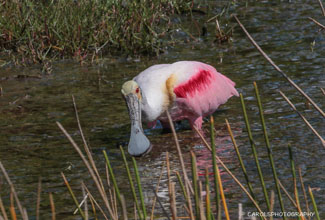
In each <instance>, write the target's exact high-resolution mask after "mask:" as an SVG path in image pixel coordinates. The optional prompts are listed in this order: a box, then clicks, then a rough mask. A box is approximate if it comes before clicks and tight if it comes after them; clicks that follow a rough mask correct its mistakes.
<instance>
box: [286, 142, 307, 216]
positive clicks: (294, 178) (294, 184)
mask: <svg viewBox="0 0 325 220" xmlns="http://www.w3.org/2000/svg"><path fill="white" fill-rule="evenodd" d="M288 150H289V158H290V166H291V173H292V179H293V187H294V195H295V199H296V204H297V211H298V212H299V213H302V212H301V207H300V201H299V194H298V188H297V177H296V169H295V162H294V160H293V154H292V149H291V145H290V144H289V145H288ZM298 219H303V220H305V218H304V217H303V216H300V215H298Z"/></svg>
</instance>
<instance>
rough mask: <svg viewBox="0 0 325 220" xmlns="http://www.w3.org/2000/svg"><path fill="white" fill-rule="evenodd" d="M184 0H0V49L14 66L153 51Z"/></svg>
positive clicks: (184, 8)
mask: <svg viewBox="0 0 325 220" xmlns="http://www.w3.org/2000/svg"><path fill="white" fill-rule="evenodd" d="M191 5H192V1H190V0H180V1H179V0H163V1H161V0H151V1H143V0H140V1H115V0H106V1H103V0H95V1H87V0H78V1H75V0H66V1H54V0H51V1H50V0H48V1H47V0H43V1H33V0H22V1H15V0H11V1H1V2H0V14H1V16H0V33H1V34H0V50H1V51H4V52H5V53H7V54H9V55H10V57H11V60H14V61H15V63H16V64H28V63H43V62H45V61H48V60H51V59H67V58H71V57H73V58H74V59H76V60H78V61H80V62H82V61H84V60H91V61H94V60H96V59H98V58H100V57H101V56H102V55H105V54H115V53H119V54H120V53H126V54H143V53H149V54H152V53H159V52H160V51H161V50H162V47H163V46H165V43H167V42H166V41H164V40H163V38H164V36H166V34H167V33H168V32H169V31H170V30H171V29H172V28H173V22H172V21H171V17H172V16H173V15H175V14H180V13H181V12H184V11H190V9H191Z"/></svg>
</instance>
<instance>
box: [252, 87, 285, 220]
mask: <svg viewBox="0 0 325 220" xmlns="http://www.w3.org/2000/svg"><path fill="white" fill-rule="evenodd" d="M254 89H255V96H256V99H257V103H258V109H259V112H260V119H261V124H262V127H263V134H264V139H265V144H266V148H267V154H268V156H269V161H270V164H271V167H272V173H273V178H274V183H275V186H276V191H277V193H278V199H279V203H280V207H281V211H282V212H283V213H284V204H283V201H282V196H281V190H280V186H279V182H278V176H277V172H276V168H275V165H274V160H273V155H272V149H271V145H270V141H269V137H268V134H267V129H266V125H265V120H264V114H263V108H262V102H261V98H260V95H259V91H258V87H257V84H256V82H254ZM283 219H286V217H285V216H283Z"/></svg>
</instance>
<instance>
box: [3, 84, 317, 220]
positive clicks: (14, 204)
mask: <svg viewBox="0 0 325 220" xmlns="http://www.w3.org/2000/svg"><path fill="white" fill-rule="evenodd" d="M254 87H255V93H256V98H257V106H259V110H260V118H261V125H262V127H263V130H264V133H263V136H264V138H265V140H266V144H265V145H266V148H267V151H268V154H269V160H270V167H271V169H272V173H273V174H275V175H274V179H273V183H272V184H271V185H268V186H267V187H266V185H265V184H264V187H265V193H266V194H268V193H270V195H271V199H270V200H269V202H270V206H267V204H266V203H267V201H266V200H265V199H264V200H261V198H259V201H257V198H256V196H255V194H254V193H256V191H258V189H259V188H260V187H262V188H263V183H262V184H261V183H260V184H261V186H259V184H258V183H256V184H252V183H251V182H250V181H249V175H248V174H247V172H246V169H245V166H244V164H245V163H244V162H243V159H242V157H241V155H240V151H239V149H238V146H237V144H236V140H235V138H234V136H233V133H232V130H231V127H230V124H229V122H228V120H226V125H227V128H228V132H229V135H230V137H231V140H232V143H233V145H234V148H235V151H236V153H237V156H238V159H239V163H240V165H241V170H242V172H243V174H244V177H245V178H244V180H240V179H239V178H238V177H236V175H235V174H234V173H233V172H232V171H230V170H229V169H228V167H227V165H226V164H225V163H224V162H223V161H222V159H221V158H220V157H219V156H218V155H217V154H216V151H215V150H214V149H215V148H216V147H217V146H215V143H214V140H215V135H214V120H213V117H211V118H210V125H211V126H210V128H211V129H210V131H212V132H211V140H212V141H211V143H209V142H208V141H207V140H206V139H205V138H204V137H203V136H202V134H201V133H200V132H199V131H198V130H196V131H197V132H198V135H199V136H200V137H201V139H202V141H203V143H204V144H205V146H206V147H207V148H208V149H209V150H210V151H211V160H212V161H213V160H214V161H215V163H212V164H213V167H214V168H213V170H214V172H213V176H214V180H213V181H211V180H210V179H209V176H208V172H209V171H208V169H206V175H205V176H204V177H202V178H200V177H199V176H198V175H197V169H198V167H197V162H196V155H195V153H194V152H192V151H191V152H187V153H189V154H190V158H191V168H190V170H188V169H186V167H185V166H184V159H183V155H184V153H182V151H181V148H180V143H179V141H178V139H177V134H176V132H175V129H174V126H173V123H172V122H171V118H170V117H169V113H167V115H168V117H169V120H170V124H171V127H172V132H173V136H174V139H175V145H176V148H177V151H178V153H179V154H178V156H179V165H180V166H181V167H183V168H182V173H179V172H177V171H176V172H174V171H173V170H174V168H173V167H171V165H170V163H169V156H168V152H167V154H166V163H165V165H164V166H163V167H162V170H161V174H160V177H159V180H158V183H157V186H156V187H155V188H154V187H152V188H153V191H154V195H155V198H153V200H154V201H158V204H159V206H155V205H152V207H151V214H149V212H148V210H149V209H148V208H149V207H148V204H146V203H145V196H144V193H143V187H142V184H141V174H140V173H139V172H138V166H137V162H136V159H135V158H129V156H128V155H125V153H124V150H123V148H122V147H121V148H120V150H121V154H122V157H123V161H124V165H125V170H122V171H121V170H119V171H118V172H126V173H127V175H128V180H129V182H128V184H129V186H130V190H131V191H132V196H133V201H129V202H130V203H131V204H129V203H126V201H125V199H124V195H123V193H127V192H122V191H121V190H120V188H119V185H118V184H117V182H116V178H115V172H117V171H116V170H114V167H112V166H111V163H110V161H109V155H108V154H107V152H106V151H103V160H106V177H102V175H101V174H100V173H99V172H98V169H97V166H96V163H95V161H94V159H93V157H92V153H91V152H90V150H89V148H88V144H87V142H86V138H85V137H84V135H83V131H82V128H81V125H80V121H79V116H78V111H77V106H76V103H75V100H74V98H73V104H74V107H75V113H76V120H77V123H78V127H79V131H80V134H81V137H82V140H83V145H84V150H82V149H81V148H80V147H79V146H78V145H77V144H76V142H75V141H74V140H73V139H72V137H71V136H70V135H69V133H68V132H67V131H66V130H65V129H64V127H63V126H62V125H61V124H60V123H57V125H58V127H59V128H60V129H61V131H62V132H63V133H64V135H65V136H66V137H67V139H68V140H69V141H70V143H71V144H72V146H73V147H74V148H75V150H76V151H77V153H78V154H79V156H80V157H81V159H82V161H83V163H84V164H85V166H86V167H87V169H88V172H89V175H90V177H91V179H92V180H93V182H94V186H95V187H92V188H91V189H88V187H87V186H86V185H85V184H84V183H83V182H82V183H81V186H80V188H81V189H82V192H83V193H82V195H81V194H80V193H77V194H76V193H75V192H74V191H75V190H76V189H75V188H74V189H72V188H71V187H70V183H69V182H68V178H66V176H65V174H64V173H61V176H62V178H63V181H64V183H65V185H66V186H67V191H69V193H70V195H71V199H72V200H73V201H74V203H75V207H76V209H77V211H78V213H79V215H80V217H81V218H82V219H89V218H93V219H129V218H130V219H148V218H149V217H147V216H149V215H150V216H151V217H150V219H154V218H155V215H154V213H155V209H158V208H160V209H162V211H160V213H163V215H164V218H166V219H179V218H187V219H200V220H201V219H202V220H205V219H221V218H223V216H224V217H225V218H226V219H230V214H229V210H228V206H229V202H230V203H233V202H234V201H231V200H230V201H227V193H225V191H224V190H223V185H222V184H223V182H222V179H221V176H220V171H225V172H226V173H228V175H229V176H230V177H231V178H232V179H233V180H234V181H235V182H236V184H237V185H238V186H239V188H240V189H241V190H242V191H243V192H244V194H245V195H246V196H247V197H248V198H249V199H250V201H251V202H252V204H253V205H254V206H255V207H256V210H257V211H258V212H262V211H264V212H268V211H270V212H272V211H273V210H274V206H275V204H277V205H279V206H280V207H281V210H282V211H287V210H292V208H295V209H296V210H297V212H299V213H301V212H304V211H309V210H310V208H309V205H308V203H309V201H308V198H307V194H306V190H305V186H304V183H303V179H302V177H301V171H300V169H298V171H299V180H300V183H301V184H300V185H301V186H302V189H301V191H302V194H303V195H304V197H303V198H304V201H305V203H306V205H305V208H306V209H307V210H303V207H302V206H301V205H300V200H301V199H300V197H299V195H302V194H301V193H298V191H299V189H298V187H297V176H296V167H295V163H294V160H293V158H294V157H293V152H292V147H290V146H289V148H288V150H289V158H288V160H287V161H288V164H289V165H290V167H291V173H292V180H293V184H292V188H291V190H290V191H292V192H294V193H293V195H290V193H289V192H288V190H287V189H286V188H285V187H284V186H283V185H282V184H281V182H280V180H279V179H278V176H277V175H276V174H277V172H278V170H279V168H277V167H276V166H275V165H274V163H273V154H272V149H271V143H270V142H269V141H268V139H267V135H268V134H267V131H266V125H265V121H264V116H263V109H262V101H261V98H260V95H259V93H258V88H257V85H256V84H255V83H254ZM241 97H242V96H241ZM242 100H243V98H242ZM242 104H243V103H242ZM244 109H245V105H244V104H243V110H244ZM245 114H246V112H245V110H244V116H245ZM244 118H245V120H246V122H247V123H248V120H247V118H248V116H247V114H246V116H245V117H244ZM246 126H247V125H246ZM247 131H248V132H251V131H249V129H248V130H247ZM248 140H249V141H250V142H252V139H251V137H250V135H248ZM187 153H185V154H187ZM252 155H254V156H256V157H257V161H258V153H257V152H255V153H254V152H252ZM130 159H131V161H132V165H133V167H132V168H133V169H130V165H129V162H128V161H129V160H130ZM0 169H1V171H2V173H3V174H4V177H5V179H6V181H7V183H8V185H9V187H10V189H11V192H10V197H9V198H10V201H9V203H8V202H5V204H9V208H7V207H5V204H4V203H3V202H2V200H1V198H0V210H1V213H0V219H19V217H20V218H22V219H26V220H27V219H29V217H28V215H27V211H26V209H25V208H24V207H23V206H22V205H21V203H20V201H19V199H18V196H17V193H16V191H15V188H14V186H13V184H12V182H11V180H10V178H9V175H8V174H7V172H6V170H5V168H4V167H3V165H2V163H1V162H0ZM164 169H166V171H167V176H166V177H163V175H162V174H163V170H164ZM188 172H191V173H192V175H191V178H189V177H188ZM258 173H259V172H258V171H256V173H255V174H254V175H255V176H256V175H259V174H258ZM172 177H177V178H176V180H177V181H174V178H172ZM105 178H106V179H105ZM162 178H167V182H168V195H169V201H164V203H167V204H169V208H168V209H167V210H166V209H165V207H164V206H163V204H162V201H160V198H159V197H158V196H157V193H158V192H159V188H160V186H159V183H160V181H161V179H162ZM87 181H88V180H87ZM210 181H211V182H210ZM105 182H106V184H105ZM244 182H246V183H244ZM272 185H273V186H272ZM247 186H248V189H247V188H246V187H247ZM273 187H274V189H275V190H276V191H277V197H278V199H279V200H278V202H276V201H275V195H274V193H273V190H272V188H273ZM280 188H281V189H282V191H283V192H284V195H285V196H287V197H288V198H289V200H290V201H291V202H292V206H289V204H286V207H284V206H281V202H282V192H281V191H280ZM203 192H205V193H204V195H203ZM308 192H309V199H310V201H311V202H312V203H311V205H312V207H313V209H312V211H313V212H315V217H316V219H320V217H319V216H320V215H319V212H318V208H317V203H316V201H315V199H314V195H313V192H312V189H311V188H310V186H308ZM40 194H41V180H40V181H39V184H38V189H37V195H38V198H37V202H36V203H37V209H36V215H35V216H37V217H36V218H37V219H38V218H39V206H40V205H39V203H40ZM176 195H183V199H180V200H178V201H177V202H176ZM268 195H269V194H268ZM80 197H82V198H84V199H83V200H82V202H81V201H78V199H77V198H80ZM213 197H214V198H215V201H214V202H212V201H211V198H213ZM177 198H179V197H177ZM49 199H50V208H51V213H52V214H51V216H52V219H56V208H55V196H54V195H53V194H51V193H50V194H49ZM89 202H90V204H91V208H88V206H87V204H88V203H89ZM262 205H263V206H265V207H267V209H266V210H263V209H262V208H261V207H262ZM132 206H133V207H134V210H133V211H131V210H130V209H128V207H132ZM239 207H242V206H241V205H240V206H239ZM242 209H243V208H240V209H239V210H238V215H239V216H240V215H243V214H242V213H243V212H242ZM244 209H245V207H244ZM72 212H73V210H71V213H72ZM131 213H133V214H131ZM156 213H157V212H156ZM232 213H233V212H232ZM160 216H161V214H160ZM241 217H243V216H241ZM260 218H261V219H266V217H264V216H261V217H260ZM270 219H272V218H270ZM283 219H286V218H285V217H283ZM299 219H302V220H303V219H305V217H303V216H302V217H299Z"/></svg>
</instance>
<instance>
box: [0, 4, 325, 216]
mask: <svg viewBox="0 0 325 220" xmlns="http://www.w3.org/2000/svg"><path fill="white" fill-rule="evenodd" d="M236 4H237V5H235V6H232V7H231V8H230V12H231V10H232V11H234V12H236V13H237V14H238V17H239V19H240V20H241V21H242V23H243V24H244V25H245V26H246V28H247V30H248V31H249V32H250V33H251V34H252V36H253V37H254V38H255V40H256V41H257V42H258V43H259V44H260V46H261V47H262V48H263V49H264V50H265V51H266V52H267V53H268V54H269V56H270V57H271V58H272V59H273V60H274V62H275V63H277V64H278V65H279V66H280V68H282V69H283V70H284V71H285V72H286V73H287V74H288V75H289V76H290V77H292V79H293V80H294V81H295V82H296V83H297V84H298V85H299V86H301V88H302V89H303V90H304V91H305V92H306V93H307V94H308V95H310V96H311V97H312V98H313V99H314V100H315V102H316V103H318V104H319V106H320V107H321V108H322V109H324V108H325V102H324V96H323V95H322V93H321V91H320V89H319V88H320V87H323V88H324V87H325V73H324V70H325V35H324V32H320V31H318V27H317V26H316V25H315V24H313V23H312V22H310V21H309V20H308V17H309V16H312V17H314V18H315V19H317V20H318V21H320V22H321V23H323V24H324V23H325V20H324V18H322V17H321V12H320V9H319V6H318V3H317V1H294V2H287V1H285V2H282V1H277V2H275V3H270V2H248V3H247V7H246V6H245V4H244V3H236ZM217 6H219V5H217ZM216 8H220V7H216ZM217 11H218V12H219V11H220V10H219V9H218V10H217ZM195 16H196V17H195V18H196V19H197V20H198V21H205V20H206V18H205V17H200V15H195ZM230 25H235V23H234V22H232V23H230ZM213 28H214V24H213V23H211V24H209V25H208V30H209V32H208V36H207V37H205V38H201V39H200V40H199V41H197V42H193V40H191V38H189V39H190V41H191V42H190V43H187V44H176V45H175V46H174V47H172V48H169V50H168V52H167V53H165V54H162V55H161V56H160V57H158V58H153V57H150V58H149V57H148V58H141V59H140V60H128V59H122V58H117V59H116V60H107V61H103V62H102V63H101V64H100V65H98V66H80V65H79V64H73V63H72V62H59V63H56V64H55V65H54V67H53V72H52V74H51V75H42V74H41V72H40V67H38V66H35V67H32V68H10V67H8V68H4V69H1V70H0V71H1V72H0V78H1V81H0V84H1V87H2V88H3V96H2V97H0V111H1V114H0V130H1V133H0V141H1V147H0V160H1V162H2V163H3V165H4V166H5V167H6V169H7V171H8V173H9V176H10V177H11V180H12V181H13V183H14V184H15V187H16V191H17V192H18V195H19V198H20V199H21V201H22V203H23V205H24V206H25V207H26V208H27V210H28V212H29V216H30V217H31V216H34V213H35V206H36V193H37V183H38V178H39V177H40V176H41V177H42V183H43V184H42V189H43V192H42V205H41V216H42V218H44V219H47V218H49V217H50V215H51V214H50V205H49V199H48V193H49V192H52V193H53V196H54V201H55V205H56V211H57V218H58V219H78V217H75V216H73V215H72V214H71V210H73V209H74V205H73V202H72V200H71V199H70V196H69V194H68V192H67V189H66V187H65V186H64V184H63V181H62V178H61V175H60V172H64V173H65V175H66V176H67V177H68V179H69V182H70V183H71V185H72V187H73V188H74V189H75V192H76V193H77V194H78V196H79V197H81V195H82V194H81V187H80V184H81V182H82V181H85V182H86V183H87V184H88V186H89V187H90V189H91V190H93V191H94V190H95V187H94V186H93V185H92V183H91V181H90V176H89V174H88V172H87V170H86V168H85V167H84V165H83V163H82V161H81V159H80V158H79V156H78V155H77V153H76V152H75V151H74V149H73V148H72V146H71V145H70V144H69V142H68V141H67V139H66V138H65V137H64V135H63V134H62V132H61V131H60V130H59V128H58V127H57V125H56V123H55V122H56V121H59V122H60V123H61V124H62V125H63V126H64V127H65V128H66V129H67V131H68V132H69V133H70V134H71V135H72V137H73V138H74V139H75V140H76V142H77V143H78V144H80V146H82V142H81V137H80V133H79V131H78V126H77V123H76V119H75V113H74V110H73V104H72V98H71V95H74V97H75V100H76V103H77V106H78V111H79V116H80V120H81V124H82V127H83V131H84V133H85V136H86V138H87V141H88V142H89V144H90V147H91V149H92V151H93V153H94V158H95V160H96V162H97V164H98V168H99V170H100V172H101V173H103V175H104V173H105V166H104V157H103V155H102V151H103V150H107V152H108V154H109V158H110V160H111V161H112V165H113V167H114V169H115V172H116V173H117V174H118V175H117V181H118V183H120V186H121V191H122V192H124V194H126V195H128V194H129V190H128V186H127V184H123V183H125V182H126V181H127V176H126V174H125V172H124V169H123V164H122V158H121V156H120V153H119V149H118V146H119V145H120V144H122V145H125V144H126V143H127V141H128V138H129V136H128V135H129V126H130V121H129V119H128V114H127V109H126V106H125V103H124V101H123V99H122V97H121V94H120V88H121V85H122V83H123V82H124V81H126V80H129V79H131V78H132V77H134V76H135V75H136V74H137V73H139V72H141V71H142V70H144V69H145V68H147V67H148V66H151V65H154V64H158V63H170V62H174V61H178V60H198V61H202V62H205V63H209V64H211V65H213V66H215V67H216V69H217V70H218V71H219V72H221V73H223V74H225V75H227V76H228V77H229V78H231V79H232V80H233V81H235V82H236V83H237V88H238V91H240V92H242V93H243V95H244V97H245V101H246V106H247V110H248V113H249V117H250V118H249V119H250V122H251V124H252V130H253V132H254V137H255V138H256V143H257V145H258V149H257V151H258V154H259V157H260V159H261V161H260V162H261V166H262V169H263V171H264V173H265V174H264V175H265V179H266V184H267V186H268V189H269V190H270V189H271V188H272V186H273V184H272V183H273V179H272V173H271V170H270V168H269V162H268V157H267V152H266V150H265V147H264V140H263V138H262V137H261V136H260V135H261V134H262V130H261V126H260V123H259V115H258V108H257V105H256V100H255V96H254V92H253V81H256V82H257V84H258V86H259V89H260V93H261V96H262V102H263V108H264V111H265V117H266V123H267V127H268V131H269V134H270V141H271V144H272V149H273V152H274V159H275V165H276V167H277V168H278V172H279V173H278V174H279V176H280V180H281V182H282V183H283V185H284V186H286V188H287V189H290V188H291V186H292V180H291V173H290V164H289V161H288V150H287V145H288V143H291V145H292V147H293V151H294V159H295V163H296V166H297V167H298V166H299V167H301V169H302V176H303V179H304V181H305V186H306V187H307V186H310V187H313V188H317V189H318V191H314V196H315V199H316V201H317V203H318V209H319V211H320V213H321V216H324V214H323V213H324V211H325V201H324V199H323V198H324V190H325V189H324V188H325V184H324V183H325V181H324V178H325V175H324V167H325V162H324V160H323V158H324V156H325V153H324V148H323V147H322V146H321V144H320V141H319V140H318V139H317V137H316V136H315V135H314V134H313V133H312V132H311V131H310V130H309V129H308V128H307V127H306V125H305V124H304V123H303V122H302V120H301V119H300V118H299V116H298V115H296V114H295V113H294V112H292V111H291V109H290V107H289V106H288V104H287V103H286V102H285V101H284V100H283V99H282V98H281V96H280V94H279V92H278V91H279V90H281V91H283V92H284V93H285V94H286V95H287V96H288V97H289V98H290V100H291V101H292V102H293V103H295V105H296V106H297V108H298V109H299V110H300V111H301V112H302V113H303V114H304V115H305V116H306V117H307V118H308V120H309V122H310V123H311V124H312V125H313V126H314V127H315V128H316V129H317V130H318V131H319V132H320V134H321V135H322V136H323V137H324V135H325V129H324V119H322V118H321V116H320V115H319V114H318V113H317V112H316V111H315V110H314V109H313V108H311V109H308V108H306V104H305V100H304V99H303V98H302V96H301V95H300V94H299V93H298V92H297V91H296V90H295V89H294V88H293V87H292V86H291V85H289V84H288V83H287V82H286V81H285V80H284V78H282V77H281V75H280V74H279V73H277V72H276V71H275V70H274V69H273V68H272V67H271V65H270V64H269V63H267V61H265V60H264V58H263V57H262V56H261V55H260V54H259V53H258V52H257V51H256V49H255V48H254V47H253V46H252V45H251V44H250V43H249V42H248V39H247V38H246V36H245V35H244V34H243V32H242V31H241V30H240V28H239V27H238V26H237V27H235V31H234V35H233V42H232V43H230V44H224V45H218V44H217V43H214V39H215V38H214V29H213ZM194 36H195V37H197V38H198V36H197V35H194ZM175 37H177V38H181V39H185V40H186V38H187V37H186V35H185V34H183V33H182V32H179V33H177V34H175ZM313 44H314V46H313ZM17 75H32V76H41V77H39V78H38V77H37V78H33V77H30V78H17V77H15V76H17ZM214 116H215V120H216V129H217V131H218V132H217V136H218V139H217V144H218V149H217V152H218V154H219V155H220V156H221V158H222V159H223V161H224V162H225V163H226V164H227V166H228V167H229V168H230V169H231V171H232V172H234V174H235V175H238V176H239V178H240V179H241V180H242V181H244V179H243V176H242V174H241V170H240V167H239V163H238V161H237V158H236V155H235V152H234V149H233V147H232V145H231V142H230V139H229V137H228V134H227V131H226V128H225V122H224V119H225V118H227V119H228V120H229V122H230V124H231V126H232V128H233V130H234V132H235V135H236V140H237V142H238V145H239V147H240V151H241V153H242V157H243V159H244V161H245V165H246V168H247V171H248V173H249V175H250V177H251V179H252V181H253V183H254V185H255V186H256V188H257V189H258V191H257V193H258V198H259V200H260V201H262V200H263V199H262V198H263V194H262V191H261V188H260V187H259V181H258V176H257V175H256V172H255V164H254V159H253V157H252V156H251V150H250V145H249V142H248V139H247V134H246V129H245V125H244V120H243V117H242V113H241V107H240V101H239V99H238V98H232V99H230V100H229V101H228V103H227V104H226V105H223V106H222V107H221V108H220V110H219V111H217V112H216V113H215V114H214ZM187 128H188V124H187V123H182V124H181V125H180V126H179V127H178V134H179V139H180V144H181V146H182V150H183V153H184V157H185V163H186V164H189V163H190V159H189V154H188V152H189V151H190V150H191V149H194V151H195V153H196V154H197V156H198V164H199V170H200V171H199V173H200V174H204V169H205V167H209V166H211V164H210V163H209V162H207V159H206V158H208V157H209V154H208V152H207V151H206V150H205V149H204V148H203V149H202V148H198V147H196V148H193V147H194V146H195V145H199V144H200V143H199V142H198V141H197V140H196V139H193V138H192V136H193V133H192V131H190V130H188V129H187ZM205 128H208V123H205ZM145 132H146V133H147V135H148V137H149V139H150V140H151V141H152V143H153V150H152V151H151V153H150V154H149V155H146V156H144V157H142V158H137V162H138V166H139V170H140V173H141V176H142V178H143V179H142V182H143V187H144V191H145V192H144V193H145V194H146V196H147V197H148V198H149V200H148V201H147V202H148V204H150V199H151V198H152V196H153V193H152V188H153V187H155V186H156V182H157V179H158V177H159V174H160V170H161V166H162V165H163V163H164V160H165V155H166V154H165V152H166V151H169V154H170V160H171V167H172V171H173V173H174V171H176V170H179V169H180V167H179V165H178V160H177V152H176V150H175V146H174V140H173V138H172V134H170V133H164V134H161V130H160V129H155V130H149V129H146V131H145ZM128 159H130V158H128ZM187 167H189V166H187ZM222 179H223V183H224V189H225V192H226V198H227V201H228V206H229V208H230V210H231V211H230V212H231V215H232V216H233V218H235V216H236V213H237V207H238V203H239V202H241V203H243V207H244V211H255V209H254V208H253V206H252V204H251V203H250V202H249V200H248V199H247V197H246V196H245V195H244V194H243V193H242V192H241V191H240V189H239V187H238V186H237V185H236V183H234V181H232V180H231V179H230V177H229V176H228V175H227V174H225V173H222ZM0 180H1V183H2V184H1V189H2V190H1V191H0V195H1V198H2V199H3V200H4V201H5V203H6V204H8V202H9V193H8V187H7V185H6V182H5V180H4V178H1V179H0ZM298 186H300V184H298ZM160 189H161V190H160V192H159V196H160V199H161V201H162V202H163V203H164V204H165V205H166V207H167V202H168V194H167V182H166V178H163V182H162V183H161V188H160ZM273 190H274V188H273ZM289 192H290V193H291V195H293V193H292V190H291V189H290V190H289ZM301 194H302V193H301V191H300V195H301ZM283 198H284V201H285V207H286V208H287V209H288V210H291V211H294V209H293V208H292V206H291V204H290V202H289V200H288V199H287V197H285V196H283ZM126 199H127V201H129V202H131V201H132V200H131V196H126ZM177 199H178V201H181V200H182V197H181V196H179V198H177ZM300 199H301V201H302V203H304V202H303V198H302V197H301V198H300ZM277 204H278V202H277V200H276V207H278V206H277ZM309 205H310V207H311V204H309ZM302 206H303V208H304V205H302ZM157 207H158V208H157V213H161V209H160V207H159V206H158V205H157ZM262 208H264V206H263V205H262ZM264 210H265V208H264ZM304 210H305V209H304Z"/></svg>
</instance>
